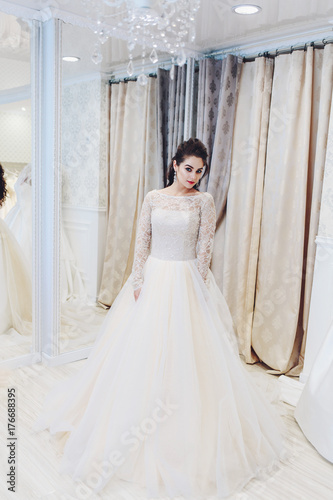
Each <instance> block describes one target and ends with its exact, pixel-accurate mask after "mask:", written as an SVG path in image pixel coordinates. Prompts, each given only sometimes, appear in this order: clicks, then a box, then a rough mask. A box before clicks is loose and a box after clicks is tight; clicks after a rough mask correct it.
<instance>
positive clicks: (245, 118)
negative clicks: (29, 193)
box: [213, 45, 333, 375]
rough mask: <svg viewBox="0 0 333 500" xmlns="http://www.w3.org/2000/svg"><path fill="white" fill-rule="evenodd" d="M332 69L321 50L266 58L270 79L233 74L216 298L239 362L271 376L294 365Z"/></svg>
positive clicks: (263, 64)
mask: <svg viewBox="0 0 333 500" xmlns="http://www.w3.org/2000/svg"><path fill="white" fill-rule="evenodd" d="M332 66H333V46H332V45H327V46H325V48H324V50H323V49H315V50H314V49H313V47H309V48H308V49H307V50H306V51H295V52H293V53H292V54H285V55H280V56H278V57H276V58H275V63H274V72H273V62H272V60H267V59H265V58H258V59H256V60H255V61H254V62H248V63H245V64H243V68H242V73H241V81H240V90H239V96H238V102H237V110H236V119H235V127H234V136H233V148H232V167H231V179H230V186H229V191H228V197H227V210H226V217H225V221H224V226H225V241H224V247H223V262H222V264H221V266H220V268H222V269H223V280H222V281H223V288H222V289H223V293H224V295H225V297H226V300H227V302H228V304H229V307H230V310H231V313H232V316H233V319H234V322H235V326H236V328H237V333H238V336H239V340H240V345H241V350H242V354H243V355H244V357H245V360H246V361H247V362H248V363H251V362H255V361H256V360H258V359H260V360H262V361H263V362H264V363H265V364H266V365H268V366H269V367H270V368H272V370H270V371H271V372H272V373H288V374H289V375H298V374H299V373H300V371H301V369H302V365H303V356H304V350H305V343H306V329H307V321H308V314H309V304H310V298H311V288H312V280H313V269H314V256H315V243H314V241H315V237H316V235H317V232H318V219H319V210H320V200H321V191H322V179H323V173H324V164H325V156H326V143H327V133H328V126H329V116H330V106H331V99H332V88H333V84H332V74H333V68H332ZM214 252H215V247H214ZM213 258H214V254H213ZM216 265H217V263H216Z"/></svg>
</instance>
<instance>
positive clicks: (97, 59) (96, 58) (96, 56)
mask: <svg viewBox="0 0 333 500" xmlns="http://www.w3.org/2000/svg"><path fill="white" fill-rule="evenodd" d="M91 60H92V62H93V63H95V64H96V65H97V64H99V63H101V62H102V61H103V56H102V53H101V46H100V44H99V43H98V42H96V44H95V50H94V52H93V55H92V56H91Z"/></svg>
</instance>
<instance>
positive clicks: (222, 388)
mask: <svg viewBox="0 0 333 500" xmlns="http://www.w3.org/2000/svg"><path fill="white" fill-rule="evenodd" d="M215 224H216V220H215V207H214V201H213V198H212V196H211V195H210V194H208V193H199V194H196V195H188V196H170V195H168V194H165V193H164V192H160V191H157V190H153V191H150V192H149V193H148V194H147V195H146V197H145V199H144V203H143V206H142V211H141V215H140V221H139V226H138V232H137V240H136V248H135V256H134V264H133V268H132V273H131V275H130V276H129V278H128V280H127V281H126V283H125V284H124V286H123V288H122V289H121V291H120V293H119V294H118V296H117V298H116V300H115V302H114V303H113V305H112V307H111V309H110V310H109V312H108V314H107V316H106V318H105V321H104V323H103V326H102V328H101V331H100V332H99V335H98V337H97V340H96V343H95V345H94V348H93V350H92V352H91V354H90V355H89V357H88V359H87V361H86V362H85V365H84V367H83V369H81V370H80V371H79V372H78V373H76V374H75V375H74V376H72V378H70V379H69V380H65V381H63V382H61V383H58V385H56V386H55V387H54V388H53V389H52V390H51V391H50V393H49V394H48V396H47V397H46V400H45V403H44V408H43V411H42V412H41V414H40V416H39V418H38V420H37V422H36V423H35V426H34V429H35V431H39V430H42V429H45V428H49V429H50V431H51V433H58V432H59V433H61V434H59V435H58V436H59V437H61V438H62V439H63V440H64V441H65V446H64V449H63V458H62V467H61V471H62V472H64V473H68V474H70V475H72V476H73V478H74V479H75V480H82V481H84V482H85V484H87V485H88V486H89V487H90V488H91V489H93V490H94V491H100V490H101V489H102V488H104V487H105V486H106V484H107V483H109V482H110V483H109V485H110V484H111V482H112V478H113V477H114V476H117V478H120V479H121V480H126V481H130V482H133V483H136V484H138V485H140V486H141V487H143V488H145V494H146V496H147V498H152V497H161V496H162V497H165V496H168V497H171V498H173V497H174V496H177V495H179V496H183V497H185V498H195V499H198V498H202V499H207V498H208V495H217V496H218V497H219V498H225V497H227V496H228V495H230V494H231V493H233V492H235V491H236V490H239V489H241V488H242V487H243V486H244V485H245V484H246V483H247V482H248V481H249V480H250V479H251V478H253V477H255V476H257V475H258V474H259V473H260V472H262V471H263V470H267V469H269V468H272V467H274V465H276V464H278V463H279V460H280V459H282V458H283V456H284V453H285V450H284V445H283V439H282V433H281V422H280V419H279V417H278V416H277V415H276V413H275V410H273V409H272V407H271V406H270V404H269V403H267V402H266V400H265V399H264V398H263V397H262V396H261V395H260V393H259V392H258V389H257V388H256V387H255V385H254V383H253V382H252V381H251V380H250V375H249V374H248V372H247V371H246V369H245V368H244V367H243V364H242V362H241V360H240V358H239V355H238V349H237V341H236V337H235V334H234V331H233V326H232V319H231V316H230V312H229V309H228V307H227V304H226V302H225V299H224V297H223V295H222V293H221V291H220V289H219V288H218V286H217V284H216V282H215V279H214V276H213V274H212V272H211V271H210V269H209V264H210V260H211V254H212V246H213V238H214V232H215ZM140 287H142V288H141V293H140V295H139V298H138V300H137V301H135V299H134V294H133V289H137V288H140ZM117 481H118V479H117ZM127 484H128V483H127ZM109 485H108V486H109ZM101 495H102V497H103V491H102V492H101ZM106 498H107V497H106Z"/></svg>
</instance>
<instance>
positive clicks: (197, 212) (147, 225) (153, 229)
mask: <svg viewBox="0 0 333 500" xmlns="http://www.w3.org/2000/svg"><path fill="white" fill-rule="evenodd" d="M215 228H216V213H215V205H214V200H213V197H212V195H211V194H209V193H199V194H196V195H188V196H171V195H168V194H164V193H163V192H160V191H157V190H156V189H154V190H153V191H150V192H149V193H147V195H146V196H145V199H144V201H143V204H142V208H141V214H140V219H139V225H138V231H137V236H136V243H135V253H134V263H133V268H132V283H133V287H134V290H136V289H138V288H140V287H141V286H142V284H143V267H144V264H145V262H146V260H147V258H148V255H149V254H151V256H152V257H156V258H158V259H162V260H190V259H196V265H197V268H198V270H199V272H200V274H201V276H202V278H203V280H204V281H205V282H206V279H207V273H208V268H209V265H210V261H211V256H212V250H213V241H214V234H215Z"/></svg>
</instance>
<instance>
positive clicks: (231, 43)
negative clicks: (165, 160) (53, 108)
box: [0, 0, 333, 91]
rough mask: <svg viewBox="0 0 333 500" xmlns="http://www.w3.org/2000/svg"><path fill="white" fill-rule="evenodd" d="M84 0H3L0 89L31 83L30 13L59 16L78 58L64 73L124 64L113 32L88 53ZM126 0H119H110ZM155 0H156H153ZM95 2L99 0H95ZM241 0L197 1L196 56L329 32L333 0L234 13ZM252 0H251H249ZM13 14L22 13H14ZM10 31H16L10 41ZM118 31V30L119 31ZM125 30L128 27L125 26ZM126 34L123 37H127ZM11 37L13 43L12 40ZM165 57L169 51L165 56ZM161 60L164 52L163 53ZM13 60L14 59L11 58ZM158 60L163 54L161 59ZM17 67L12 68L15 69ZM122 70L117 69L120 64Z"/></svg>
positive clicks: (266, 3)
mask: <svg viewBox="0 0 333 500" xmlns="http://www.w3.org/2000/svg"><path fill="white" fill-rule="evenodd" d="M87 1H88V0H85V2H83V1H82V0H11V1H6V0H2V1H1V2H0V9H1V10H2V11H3V12H6V15H5V14H1V13H0V60H5V59H6V58H7V59H8V60H9V59H10V60H11V61H8V63H7V67H8V70H9V69H11V68H12V69H11V71H8V75H7V76H6V75H2V77H0V91H1V90H2V89H5V88H9V87H8V86H9V85H10V82H9V80H10V75H9V73H10V74H12V75H14V76H13V79H14V78H15V82H14V81H13V85H12V86H20V85H26V84H27V83H29V80H30V74H29V66H30V43H29V40H30V32H29V26H28V24H27V23H26V22H25V21H24V19H27V18H28V17H30V18H31V17H36V18H39V19H47V16H49V17H50V15H51V16H54V17H59V18H60V19H62V20H63V21H65V24H64V25H63V36H62V41H63V54H64V55H77V56H79V57H80V62H79V63H76V64H71V63H63V75H64V78H65V79H68V78H77V77H79V76H80V75H83V74H85V75H87V74H91V73H96V71H102V72H105V73H107V74H111V73H113V74H117V71H116V69H117V68H122V70H121V71H123V73H125V64H126V63H127V60H128V49H127V43H126V41H125V40H123V39H121V38H119V37H117V38H111V39H109V40H108V41H107V42H106V43H105V44H104V45H103V46H102V53H103V62H102V64H100V65H98V66H97V67H96V65H95V64H94V63H93V62H92V60H91V55H92V52H93V49H94V45H95V43H96V35H94V33H93V31H92V30H91V29H89V28H93V27H94V25H95V22H96V18H97V12H98V8H97V7H95V8H94V9H92V10H91V12H90V15H89V16H87V11H86V10H85V9H84V7H83V5H84V3H87ZM110 1H112V2H113V3H117V2H118V3H121V8H123V7H124V6H125V5H126V4H125V3H124V2H122V0H109V2H110ZM155 1H158V0H155ZM93 2H94V3H95V5H98V4H100V0H97V1H96V0H93ZM239 3H240V0H236V1H235V0H201V7H200V9H199V11H198V13H197V18H196V41H195V43H193V44H191V45H188V48H190V49H191V50H192V51H194V52H193V53H196V54H197V55H198V56H200V55H201V54H204V53H209V52H212V51H217V50H221V51H222V52H223V51H225V52H228V51H232V52H233V53H238V54H256V53H258V52H261V51H264V50H270V49H273V48H274V49H276V48H281V47H286V46H290V45H293V44H296V43H298V42H299V43H305V42H310V41H314V40H321V39H323V38H328V37H333V32H332V28H333V0H254V2H253V3H255V4H256V5H259V6H261V8H262V11H261V12H260V13H259V14H255V15H252V16H240V15H237V14H234V13H233V12H232V10H231V7H232V6H234V5H237V4H239ZM248 3H250V0H248ZM112 12H113V11H112V9H111V8H107V10H105V11H104V12H103V14H104V18H105V23H107V24H112V17H111V18H109V17H108V15H110V13H112ZM8 14H14V15H15V16H19V17H20V18H21V19H17V18H16V17H14V16H9V15H8ZM9 34H11V35H14V38H13V37H12V39H10V41H11V43H10V44H8V37H9ZM118 35H119V36H122V34H121V33H120V34H118ZM125 36H126V32H125ZM125 36H124V38H125ZM13 40H14V43H13ZM140 51H141V49H140V47H137V48H136V52H135V51H134V58H135V57H136V56H140ZM166 58H167V59H169V56H166V55H165V57H164V59H166ZM162 60H163V54H162ZM13 61H17V63H15V64H14V63H13ZM160 62H161V58H160V61H159V63H160ZM15 67H16V69H15ZM119 71H120V70H119Z"/></svg>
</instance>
